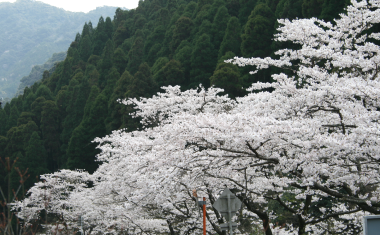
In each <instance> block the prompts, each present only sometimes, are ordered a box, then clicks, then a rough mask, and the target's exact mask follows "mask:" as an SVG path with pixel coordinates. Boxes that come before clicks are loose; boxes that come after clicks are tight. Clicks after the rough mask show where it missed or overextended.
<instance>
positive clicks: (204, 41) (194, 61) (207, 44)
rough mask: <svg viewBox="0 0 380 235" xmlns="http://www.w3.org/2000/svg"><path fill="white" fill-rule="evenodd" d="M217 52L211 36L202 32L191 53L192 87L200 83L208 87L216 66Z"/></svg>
mask: <svg viewBox="0 0 380 235" xmlns="http://www.w3.org/2000/svg"><path fill="white" fill-rule="evenodd" d="M214 54H215V52H214V48H213V46H212V44H211V40H210V36H209V35H207V34H202V36H200V37H199V38H198V40H197V42H196V44H195V47H194V49H193V51H192V53H191V71H190V82H191V84H190V87H196V86H198V85H199V84H200V83H201V84H202V85H203V86H205V87H208V86H209V84H210V81H209V78H210V77H211V75H212V71H213V69H214V66H215V59H214V60H213V59H212V58H215V55H214Z"/></svg>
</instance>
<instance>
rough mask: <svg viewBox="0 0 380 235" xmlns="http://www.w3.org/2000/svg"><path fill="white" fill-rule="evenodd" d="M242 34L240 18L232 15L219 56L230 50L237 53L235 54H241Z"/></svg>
mask: <svg viewBox="0 0 380 235" xmlns="http://www.w3.org/2000/svg"><path fill="white" fill-rule="evenodd" d="M240 34H241V27H240V23H239V20H238V18H236V17H231V18H230V20H229V21H228V24H227V29H226V32H225V34H224V36H223V41H222V43H221V45H220V48H219V53H218V58H220V57H222V56H223V55H224V54H226V52H228V51H231V52H233V53H235V55H240V44H241V38H240Z"/></svg>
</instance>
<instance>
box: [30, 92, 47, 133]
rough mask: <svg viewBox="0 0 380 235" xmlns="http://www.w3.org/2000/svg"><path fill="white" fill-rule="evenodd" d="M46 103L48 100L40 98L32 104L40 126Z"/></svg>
mask: <svg viewBox="0 0 380 235" xmlns="http://www.w3.org/2000/svg"><path fill="white" fill-rule="evenodd" d="M45 102H46V99H45V98H44V97H38V98H37V99H36V100H35V101H34V102H33V103H32V113H33V114H34V115H35V116H36V120H37V122H36V124H37V125H38V126H39V125H40V121H41V112H42V107H43V106H44V103H45Z"/></svg>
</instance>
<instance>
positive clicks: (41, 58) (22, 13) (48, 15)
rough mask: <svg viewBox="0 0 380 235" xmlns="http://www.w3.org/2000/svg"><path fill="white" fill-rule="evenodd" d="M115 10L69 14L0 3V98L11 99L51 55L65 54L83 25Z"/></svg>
mask: <svg viewBox="0 0 380 235" xmlns="http://www.w3.org/2000/svg"><path fill="white" fill-rule="evenodd" d="M115 10H116V7H107V6H104V7H99V8H97V9H95V10H93V11H90V12H88V13H83V12H69V11H65V10H63V9H62V8H57V7H54V6H50V5H48V4H45V3H43V2H39V1H32V0H17V1H16V2H14V3H10V2H0V15H1V18H0V28H1V31H0V97H3V98H13V97H14V95H15V93H16V90H17V87H18V85H19V82H20V79H21V78H22V77H23V76H26V75H28V73H29V72H30V70H31V69H32V67H33V66H35V65H39V64H43V63H45V62H46V61H47V60H48V59H49V58H50V57H51V55H52V54H53V53H56V52H61V51H66V50H67V47H68V46H69V45H70V43H71V41H72V40H73V38H74V37H75V34H76V33H77V32H80V31H81V29H82V27H83V24H84V23H85V22H87V23H89V22H90V21H91V22H93V23H95V24H94V26H96V22H97V21H98V19H99V17H100V16H103V17H107V16H113V15H114V13H115Z"/></svg>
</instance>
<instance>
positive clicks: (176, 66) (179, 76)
mask: <svg viewBox="0 0 380 235" xmlns="http://www.w3.org/2000/svg"><path fill="white" fill-rule="evenodd" d="M135 76H136V75H135ZM154 80H155V81H156V82H157V84H158V86H159V87H162V86H168V85H172V86H173V85H176V84H182V83H183V82H184V71H183V68H182V67H181V63H180V62H179V61H178V60H170V61H169V62H168V63H166V64H165V66H164V67H162V68H161V69H160V70H159V71H158V72H157V73H156V74H155V76H154Z"/></svg>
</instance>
